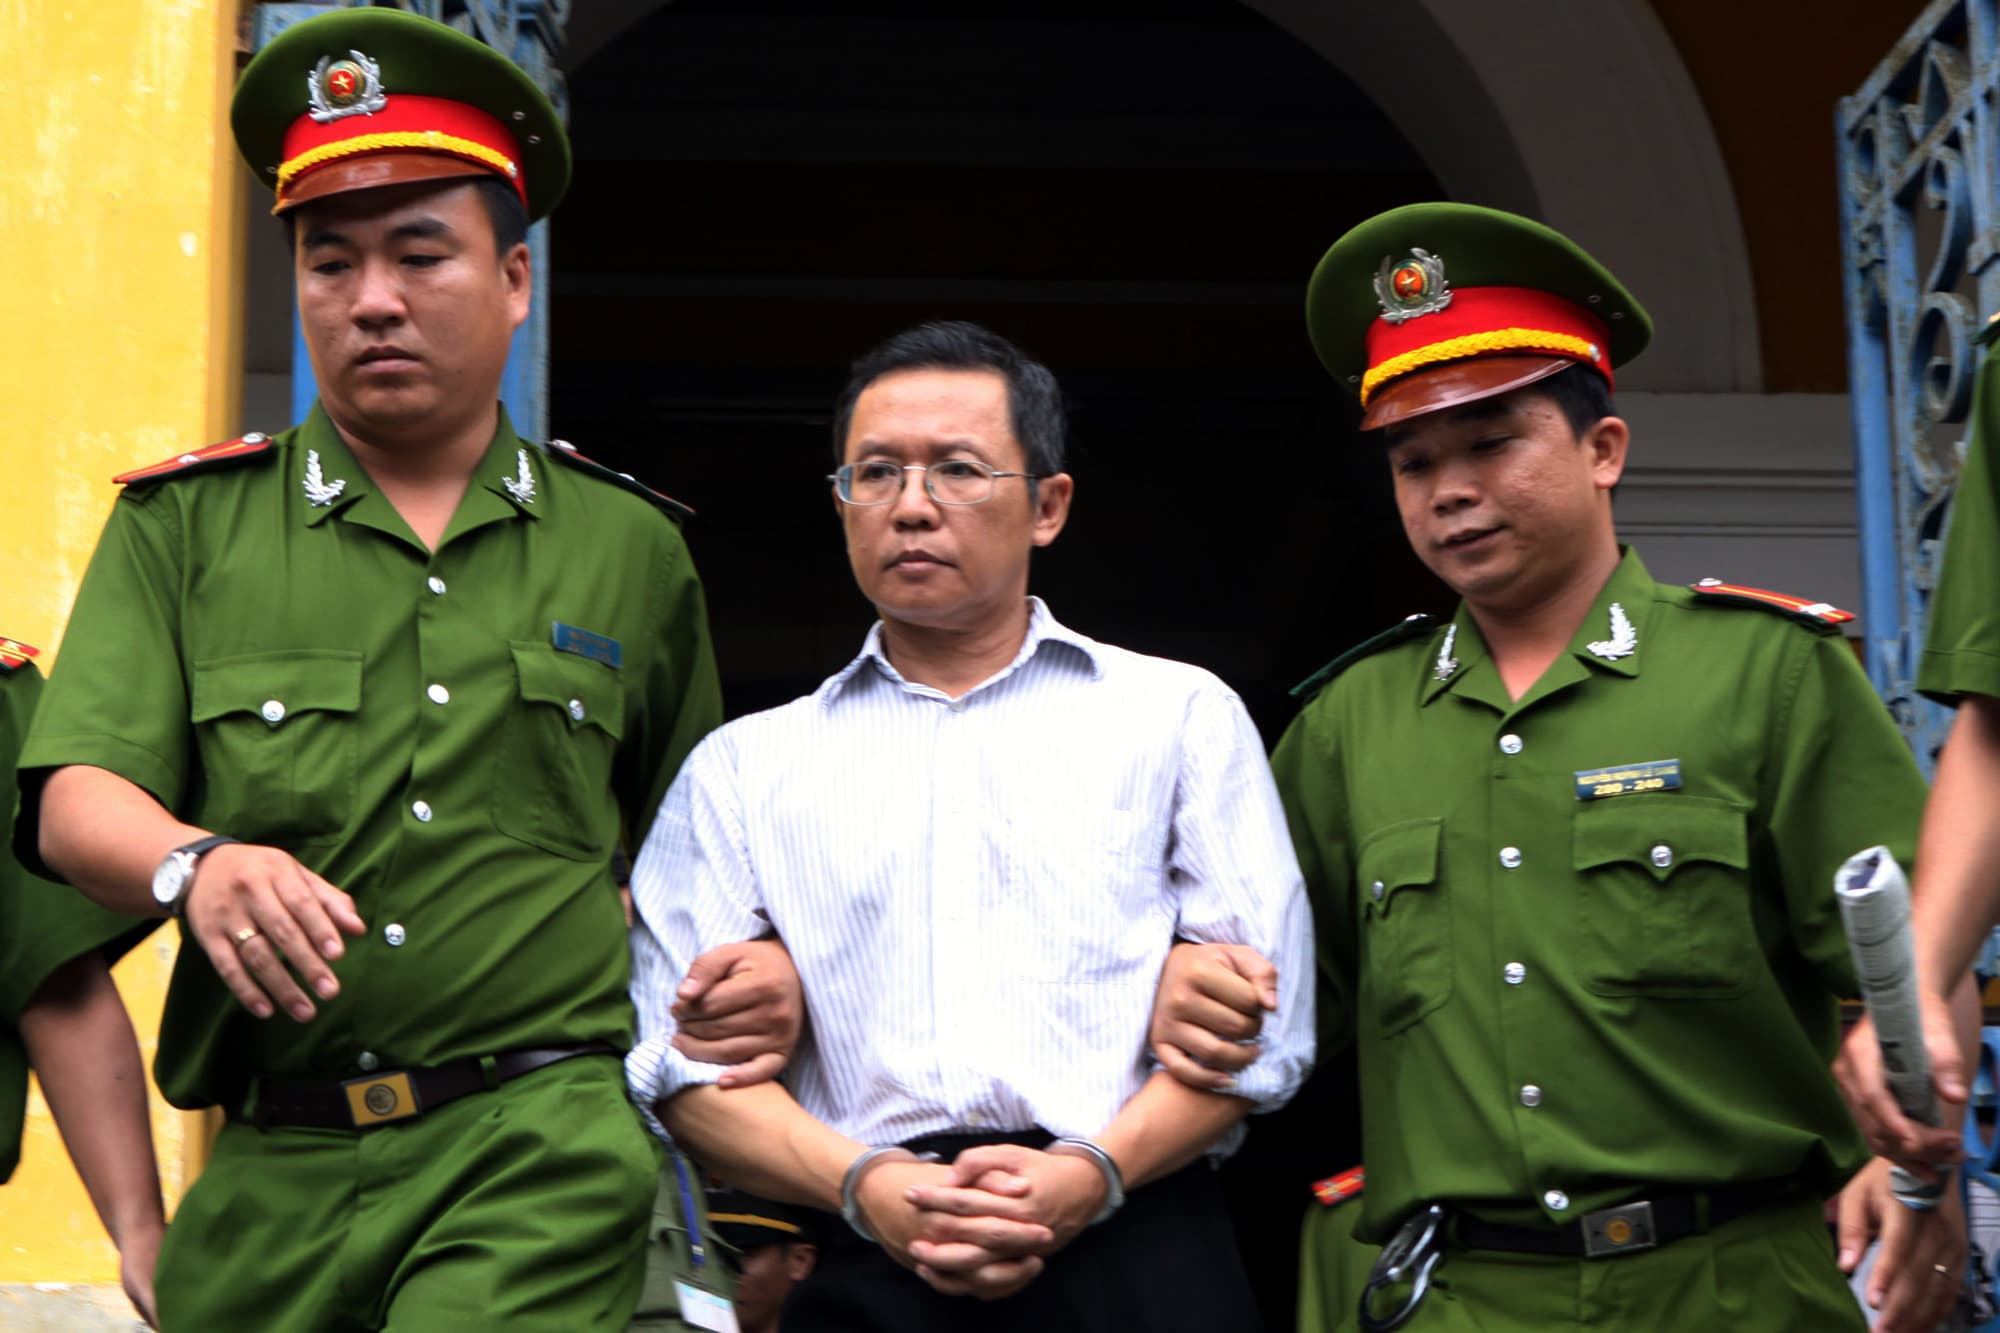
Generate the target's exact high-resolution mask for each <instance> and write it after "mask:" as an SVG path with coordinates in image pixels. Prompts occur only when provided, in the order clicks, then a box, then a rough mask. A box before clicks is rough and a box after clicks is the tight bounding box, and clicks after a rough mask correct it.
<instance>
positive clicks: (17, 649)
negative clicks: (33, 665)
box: [0, 638, 42, 673]
mask: <svg viewBox="0 0 2000 1333" xmlns="http://www.w3.org/2000/svg"><path fill="white" fill-rule="evenodd" d="M41 655H42V650H41V649H39V648H37V647H35V646H34V645H33V644H31V643H22V642H21V641H20V640H19V639H5V638H0V673H4V672H8V671H13V670H16V669H17V668H20V667H24V666H26V665H28V663H30V662H32V661H34V660H35V659H36V658H37V657H40V656H41Z"/></svg>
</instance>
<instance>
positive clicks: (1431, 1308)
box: [1299, 1199, 1868, 1333]
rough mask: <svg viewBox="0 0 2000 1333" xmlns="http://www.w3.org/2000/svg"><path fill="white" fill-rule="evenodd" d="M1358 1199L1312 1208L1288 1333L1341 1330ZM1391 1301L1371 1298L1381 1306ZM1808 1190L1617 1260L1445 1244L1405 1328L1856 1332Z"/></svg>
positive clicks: (1354, 1279)
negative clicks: (1294, 1320) (1294, 1319)
mask: <svg viewBox="0 0 2000 1333" xmlns="http://www.w3.org/2000/svg"><path fill="white" fill-rule="evenodd" d="M1360 1216H1361V1209H1360V1208H1358V1207H1356V1206H1354V1205H1353V1204H1352V1203H1350V1204H1347V1205H1344V1206H1342V1207H1337V1208H1330V1209H1328V1208H1315V1209H1313V1210H1312V1212H1311V1214H1310V1216H1309V1217H1308V1218H1307V1220H1306V1226H1305V1233H1304V1241H1303V1246H1304V1249H1303V1253H1302V1254H1301V1256H1300V1259H1301V1262H1300V1268H1299V1333H1336V1330H1338V1331H1339V1333H1349V1331H1350V1330H1355V1329H1358V1328H1359V1327H1360V1323H1359V1320H1358V1318H1357V1316H1356V1305H1357V1303H1358V1302H1359V1301H1360V1299H1361V1289H1362V1284H1363V1283H1364V1282H1365V1281H1366V1280H1367V1277H1368V1270H1369V1268H1370V1266H1371V1265H1373V1263H1374V1262H1375V1255H1376V1253H1377V1252H1378V1251H1379V1247H1378V1246H1374V1245H1368V1244H1365V1243H1363V1242H1361V1241H1357V1240H1355V1239H1353V1237H1352V1235H1351V1234H1350V1233H1351V1231H1352V1228H1353V1226H1354V1224H1355V1221H1356V1220H1357V1219H1359V1217H1360ZM1392 1306H1393V1303H1392V1302H1391V1303H1386V1304H1385V1306H1384V1307H1379V1308H1378V1313H1384V1314H1386V1313H1387V1312H1388V1308H1392ZM1867 1327H1868V1322H1867V1320H1866V1318H1865V1317H1864V1316H1863V1315H1862V1312H1861V1307H1860V1305H1859V1303H1857V1302H1856V1301H1855V1299H1854V1293H1853V1292H1851V1291H1850V1290H1848V1286H1847V1279H1846V1278H1845V1277H1844V1276H1843V1275H1842V1274H1841V1272H1840V1270H1839V1269H1838V1268H1837V1267H1835V1266H1834V1262H1833V1240H1832V1238H1831V1237H1830V1236H1829V1235H1828V1234H1827V1229H1826V1222H1825V1214H1824V1210H1823V1209H1822V1207H1821V1205H1820V1203H1819V1201H1818V1200H1816V1199H1802V1200H1798V1201H1796V1202H1793V1203H1787V1204H1783V1205H1780V1206H1777V1207H1772V1208H1765V1209H1761V1210H1760V1211H1758V1212H1755V1213H1751V1214H1749V1215H1748V1216H1746V1217H1739V1218H1737V1219H1735V1220H1734V1221H1731V1222H1727V1223H1724V1224H1723V1225H1722V1226H1719V1227H1717V1228H1716V1229H1715V1230H1714V1231H1711V1232H1708V1233H1706V1234H1704V1235H1698V1236H1687V1237H1684V1238H1682V1239H1680V1240H1677V1241H1674V1242H1673V1243H1672V1244H1669V1245H1663V1246H1661V1247H1660V1248H1659V1249H1657V1250H1648V1251H1646V1252H1644V1253H1642V1254H1631V1255H1626V1256H1623V1257H1621V1258H1617V1259H1567V1258H1558V1257H1552V1256H1545V1255H1532V1254H1501V1253H1498V1252H1495V1251H1492V1250H1477V1251H1474V1250H1459V1249H1448V1250H1446V1252H1445V1257H1444V1261H1443V1262H1442V1263H1440V1264H1439V1265H1438V1267H1437V1270H1436V1272H1435V1273H1434V1274H1433V1275H1432V1279H1431V1287H1430V1291H1429V1293H1428V1294H1427V1295H1426V1296H1425V1297H1424V1300H1423V1303H1422V1304H1421V1305H1419V1306H1418V1307H1417V1311H1416V1313H1415V1314H1414V1315H1412V1316H1411V1317H1410V1320H1409V1322H1408V1323H1406V1324H1404V1325H1403V1329H1404V1330H1407V1333H1551V1331H1552V1330H1557V1331H1559V1330H1563V1329H1645V1330H1647V1333H1717V1330H1719V1329H1727V1330H1729V1333H1806V1331H1807V1330H1810V1333H1865V1330H1866V1329H1867Z"/></svg>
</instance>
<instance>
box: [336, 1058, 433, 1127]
mask: <svg viewBox="0 0 2000 1333" xmlns="http://www.w3.org/2000/svg"><path fill="white" fill-rule="evenodd" d="M340 1086H341V1089H342V1090H343V1091H344V1092H346V1093H347V1114H348V1116H349V1117H350V1118H351V1119H352V1120H353V1121H354V1127H355V1128H356V1129H367V1128H369V1127H370V1126H371V1125H385V1124H388V1123H389V1122H390V1121H392V1120H408V1119H409V1118H410V1117H411V1116H415V1115H422V1114H423V1110H424V1108H423V1103H422V1102H421V1101H420V1100H418V1097H417V1089H416V1085H415V1084H413V1083H411V1082H410V1076H409V1074H408V1073H406V1072H404V1071H403V1070H396V1071H393V1072H391V1073H387V1074H373V1075H370V1076H369V1077H367V1078H351V1079H348V1080H347V1081H346V1082H345V1083H343V1084H341V1085H340Z"/></svg>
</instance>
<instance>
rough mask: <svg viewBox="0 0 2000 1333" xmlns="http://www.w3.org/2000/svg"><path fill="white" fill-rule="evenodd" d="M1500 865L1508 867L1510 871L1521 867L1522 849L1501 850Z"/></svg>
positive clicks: (1509, 848) (1503, 848)
mask: <svg viewBox="0 0 2000 1333" xmlns="http://www.w3.org/2000/svg"><path fill="white" fill-rule="evenodd" d="M1500 864H1501V865H1503V866H1506V867H1507V868H1508V869H1509V870H1513V869H1514V868H1516V867H1517V866H1519V865H1520V864H1521V849H1520V848H1519V847H1502V848H1501V849H1500Z"/></svg>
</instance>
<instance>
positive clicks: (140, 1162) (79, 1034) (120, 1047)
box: [0, 638, 167, 1324]
mask: <svg viewBox="0 0 2000 1333" xmlns="http://www.w3.org/2000/svg"><path fill="white" fill-rule="evenodd" d="M37 656H39V652H38V650H37V649H35V648H33V647H31V646H30V645H28V644H25V643H22V642H21V641H20V640H18V639H9V638H0V813H4V814H5V815H6V816H7V817H8V818H10V819H11V818H12V817H13V813H14V806H15V799H16V791H15V779H14V757H15V755H16V754H17V753H19V751H20V746H21V741H22V739H23V738H24V737H25V736H26V735H27V732H28V723H29V720H30V719H31V718H32V717H33V716H34V713H35V701H36V699H37V698H38V697H39V696H40V694H41V690H42V676H41V672H39V671H37V670H36V669H35V658H36V657H37ZM154 925H155V923H154V922H150V921H136V920H134V919H132V918H131V917H127V916H119V915H117V914H116V913H113V912H107V911H105V910H104V909H103V908H101V907H98V906H97V905H95V904H94V903H91V902H90V901H88V900H87V899H85V898H83V897H81V896H79V895H77V894H75V893H72V892H70V891H69V890H67V889H65V888H63V887H62V886H61V885H59V884H51V883H49V882H48V881H46V880H44V879H41V878H39V877H38V876H35V875H31V874H29V873H28V872H27V871H26V870H24V869H23V868H22V867H21V864H20V862H19V861H17V860H15V859H14V856H13V854H12V853H11V852H10V851H6V850H4V849H0V1183H4V1182H5V1181H7V1180H8V1179H9V1178H10V1177H12V1175H13V1174H14V1168H15V1167H16V1166H17V1165H19V1163H20V1159H21V1128H22V1120H23V1117H24V1113H25V1111H26V1105H27V1096H28V1070H29V1067H30V1066H32V1067H33V1068H34V1070H35V1074H36V1077H37V1078H39V1079H40V1081H41V1085H42V1096H43V1099H44V1100H45V1101H47V1103H48V1105H49V1109H50V1111H51V1112H52V1113H53V1114H54V1116H55V1120H56V1127H57V1128H58V1129H60V1130H61V1131H62V1136H63V1142H64V1143H65V1145H66V1146H67V1147H68V1148H69V1152H70V1158H71V1160H72V1161H73V1162H74V1163H75V1165H76V1170H77V1174H78V1175H79V1176H80V1177H81V1178H82V1180H83V1184H84V1188H85V1189H86V1190H87V1191H89V1193H90V1198H91V1202H92V1203H93V1204H95V1205H96V1208H97V1215H98V1217H99V1218H100V1219H101V1220H102V1221H103V1223H104V1229H105V1231H106V1232H108V1233H109V1234H110V1236H111V1241H112V1243H113V1244H114V1245H116V1246H117V1247H118V1255H119V1269H120V1273H119V1276H120V1277H121V1279H122V1280H123V1283H124V1287H125V1292H126V1294H127V1295H128V1296H130V1297H131V1299H132V1304H133V1306H134V1307H135V1308H136V1309H137V1310H138V1311H139V1313H140V1314H141V1315H143V1316H144V1317H145V1319H146V1321H147V1322H148V1323H149V1324H150V1323H152V1322H153V1260H154V1256H155V1255H157V1254H158V1253H159V1248H160V1236H161V1234H162V1233H163V1232H164V1231H165V1230H166V1225H167V1221H166V1215H165V1213H164V1212H162V1210H161V1207H160V1173H159V1168H158V1166H157V1165H156V1163H155V1161H154V1158H153V1139H152V1128H151V1124H150V1122H149V1120H148V1116H147V1110H146V1070H145V1065H144V1063H143V1062H142V1061H141V1060H140V1058H139V1043H138V1041H137V1039H136V1037H135V1036H134V1034H133V1031H132V1020H131V1018H130V1017H129V1016H127V1014H126V1012H125V1005H124V1003H123V1001H122V1000H121V999H120V998H119V994H118V985H117V983H116V982H114V981H113V980H112V979H111V964H113V963H115V962H116V961H118V959H119V958H120V957H121V956H122V955H123V954H125V953H126V952H127V951H128V950H130V949H131V948H132V947H133V946H134V945H135V944H137V943H138V942H139V941H140V940H142V939H144V938H145V937H146V935H147V934H149V933H150V932H151V931H152V930H153V928H154Z"/></svg>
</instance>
